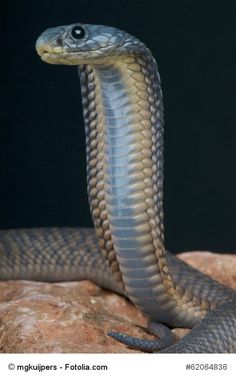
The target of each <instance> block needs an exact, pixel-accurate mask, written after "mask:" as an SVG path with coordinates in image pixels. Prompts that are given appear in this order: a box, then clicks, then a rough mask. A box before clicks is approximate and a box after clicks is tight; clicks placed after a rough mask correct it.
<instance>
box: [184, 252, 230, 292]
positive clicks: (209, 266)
mask: <svg viewBox="0 0 236 379" xmlns="http://www.w3.org/2000/svg"><path fill="white" fill-rule="evenodd" d="M177 256H178V258H180V259H182V260H183V261H185V262H186V263H188V264H189V265H191V266H193V267H195V268H196V269H198V270H199V271H201V272H203V273H204V274H206V275H209V276H211V277H212V278H214V279H215V280H218V282H220V283H222V284H225V285H226V286H228V287H231V288H233V289H235V290H236V254H216V253H210V252H208V251H193V252H186V253H181V254H178V255H177Z"/></svg>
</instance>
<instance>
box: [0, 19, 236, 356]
mask: <svg viewBox="0 0 236 379" xmlns="http://www.w3.org/2000/svg"><path fill="white" fill-rule="evenodd" d="M36 49H37V51H38V54H39V55H40V56H41V58H42V60H43V61H45V62H47V63H51V64H65V65H78V67H79V75H80V79H81V91H82V101H83V109H84V121H85V128H86V148H87V179H88V194H89V202H90V209H91V213H92V218H93V222H94V225H95V231H96V232H94V231H93V230H89V229H70V228H65V229H60V228H52V229H47V228H45V229H44V228H42V229H31V230H27V229H26V230H10V231H4V232H3V231H2V232H1V235H0V238H1V247H0V248H1V250H0V251H1V266H0V278H1V279H9V278H17V279H19V278H24V279H39V280H50V281H53V280H69V279H71V280H72V279H83V278H88V279H91V280H93V281H95V282H97V283H98V284H100V285H101V286H104V287H106V288H109V289H111V290H113V291H116V292H119V293H122V294H125V295H126V296H127V297H128V298H129V299H130V300H131V301H132V302H133V303H134V304H135V305H136V306H137V307H139V308H140V309H142V310H143V312H145V313H146V314H147V315H148V316H149V317H150V319H151V320H153V321H156V322H158V323H163V324H165V325H167V326H171V327H188V328H193V329H192V331H191V332H190V333H189V334H188V335H187V336H186V337H184V338H183V339H182V340H180V341H178V342H176V343H174V344H173V345H172V346H170V347H168V345H169V344H170V340H171V338H169V334H168V332H166V331H165V329H162V327H161V325H160V324H158V325H157V329H158V330H160V331H162V332H163V338H161V339H160V340H157V341H156V345H155V348H153V349H152V348H146V342H145V341H143V342H142V341H138V342H137V341H135V340H134V339H132V338H129V337H127V336H123V335H120V334H119V333H111V335H112V336H114V337H115V338H117V339H119V340H120V341H124V342H125V343H127V344H130V345H131V346H132V345H133V346H138V344H139V345H140V346H141V348H143V349H144V350H145V349H146V350H158V349H161V348H165V349H164V350H163V351H164V352H204V353H207V352H236V293H235V292H234V291H233V290H231V289H229V288H227V287H224V286H223V285H220V284H219V283H217V282H215V281H213V280H211V279H210V278H208V277H206V276H204V275H203V274H201V273H200V272H198V271H196V270H194V269H193V268H191V267H189V266H187V265H186V264H184V263H182V262H180V261H179V260H177V259H176V258H175V257H174V256H172V255H171V254H169V253H168V252H167V251H166V250H165V248H164V235H163V202H162V201H163V107H162V93H161V87H160V78H159V74H158V70H157V65H156V62H155V60H154V58H153V56H152V54H151V52H150V51H149V50H148V49H147V47H146V46H145V45H144V44H143V43H142V42H140V41H139V40H138V39H137V38H135V37H133V36H131V35H129V34H128V33H125V32H123V31H120V30H118V29H115V28H111V27H106V26H94V25H83V24H76V25H68V26H62V27H55V28H51V29H48V30H46V31H45V32H44V33H43V34H42V35H41V36H40V37H39V38H38V40H37V43H36ZM201 319H202V321H201ZM163 330H164V331H163ZM168 338H169V339H168ZM147 344H148V343H147Z"/></svg>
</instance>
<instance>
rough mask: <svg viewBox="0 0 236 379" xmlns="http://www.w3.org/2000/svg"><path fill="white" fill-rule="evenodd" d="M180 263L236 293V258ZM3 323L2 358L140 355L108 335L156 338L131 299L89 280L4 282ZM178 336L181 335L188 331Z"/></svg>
mask: <svg viewBox="0 0 236 379" xmlns="http://www.w3.org/2000/svg"><path fill="white" fill-rule="evenodd" d="M179 258H181V259H183V260H185V261H186V262H188V263H190V264H192V265H193V266H195V267H197V268H198V269H199V270H201V271H203V272H205V273H207V274H210V275H212V276H213V277H214V278H216V279H218V280H219V281H221V282H223V283H225V284H227V285H230V286H232V288H235V289H236V255H235V256H234V255H223V256H222V255H219V254H212V253H207V252H206V253H205V252H204V253H203V252H194V253H183V254H179ZM226 273H227V274H226ZM0 320H1V323H0V351H1V352H2V353H79V352H80V353H82V352H83V353H139V352H138V351H135V350H132V349H129V348H127V347H126V346H124V345H123V344H121V343H119V342H117V341H115V340H113V339H112V338H110V337H108V336H107V332H108V331H109V330H115V331H120V332H123V333H127V334H130V335H133V336H137V337H140V338H149V339H153V338H154V337H153V336H150V335H149V334H148V333H147V332H146V330H145V328H144V327H145V326H146V324H147V319H146V318H145V317H144V316H143V315H142V314H141V312H140V311H139V310H138V309H136V308H135V307H134V306H133V305H132V304H131V303H130V302H129V301H128V300H127V299H125V298H124V297H122V296H119V295H117V294H114V293H112V292H109V291H105V290H103V289H101V288H99V287H98V286H96V285H95V284H93V283H91V282H89V281H81V282H64V283H40V282H31V281H5V282H0ZM174 332H175V334H176V335H179V336H180V335H181V336H182V335H183V334H184V333H186V330H182V329H175V330H174Z"/></svg>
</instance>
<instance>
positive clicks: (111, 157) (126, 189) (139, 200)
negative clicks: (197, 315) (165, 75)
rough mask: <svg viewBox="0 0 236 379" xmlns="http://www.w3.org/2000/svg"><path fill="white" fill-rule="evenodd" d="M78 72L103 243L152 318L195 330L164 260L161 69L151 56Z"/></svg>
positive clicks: (116, 271) (120, 277)
mask: <svg viewBox="0 0 236 379" xmlns="http://www.w3.org/2000/svg"><path fill="white" fill-rule="evenodd" d="M79 72H80V78H81V89H82V99H83V109H84V120H85V129H86V146H87V176H88V193H89V202H90V208H91V214H92V218H93V222H94V225H95V229H96V233H97V235H98V239H99V245H100V247H101V249H102V251H103V253H104V255H105V256H106V258H107V259H108V261H109V263H110V267H111V270H112V273H113V275H114V277H115V279H116V280H117V281H118V282H119V283H120V286H124V290H125V292H126V293H127V295H128V297H129V298H130V300H131V301H132V302H133V303H134V304H135V305H136V306H138V307H139V308H141V309H142V310H143V311H144V312H145V313H146V314H148V315H149V316H150V317H151V318H152V319H156V318H158V320H159V321H162V319H163V321H165V322H167V323H171V324H172V325H174V324H176V325H178V323H179V318H180V317H181V318H182V319H183V318H185V319H186V322H185V323H186V325H190V324H192V320H193V316H192V315H191V316H189V314H187V313H186V314H184V315H183V314H181V316H179V312H177V311H176V309H177V308H178V302H179V298H180V296H181V295H182V293H181V289H177V288H176V286H175V284H174V282H173V280H172V278H171V276H170V274H169V271H168V265H167V262H166V258H165V249H164V233H163V201H162V200H163V106H162V93H161V87H160V78H159V74H158V71H157V66H156V63H155V61H154V59H153V57H152V56H151V55H149V54H145V55H141V56H135V55H133V56H122V57H115V58H111V59H110V61H109V62H108V63H106V64H103V65H101V66H99V65H94V66H91V65H83V66H81V68H80V71H79ZM157 309H158V311H157ZM194 312H196V310H194ZM167 314H168V315H169V316H168V317H167V316H166V315H167ZM181 321H182V322H183V320H181Z"/></svg>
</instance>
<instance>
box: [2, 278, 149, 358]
mask: <svg viewBox="0 0 236 379" xmlns="http://www.w3.org/2000/svg"><path fill="white" fill-rule="evenodd" d="M0 293H1V295H0V319H1V323H0V336H1V337H0V351H1V352H4V353H49V352H50V353H62V352H63V353H78V352H83V353H91V352H94V353H111V352H119V353H132V352H134V351H133V350H131V349H128V348H127V347H126V346H123V345H122V344H119V343H117V342H116V341H114V340H113V339H112V338H110V337H108V336H107V332H108V331H109V330H117V331H123V332H125V333H131V334H133V335H136V336H139V337H141V338H145V337H147V333H145V332H144V331H143V330H142V329H141V328H140V327H139V325H140V326H142V325H143V326H144V325H145V323H146V321H145V317H144V316H143V315H142V314H141V312H140V311H139V310H137V309H136V308H135V307H134V306H133V305H132V304H131V303H130V302H129V301H128V300H126V299H125V298H123V297H121V296H119V295H116V294H114V293H112V292H109V291H105V290H102V289H100V288H99V287H98V286H96V285H95V284H93V283H91V282H89V281H86V280H85V281H81V282H64V283H50V284H49V283H40V282H31V281H5V282H0ZM136 325H137V326H136Z"/></svg>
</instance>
